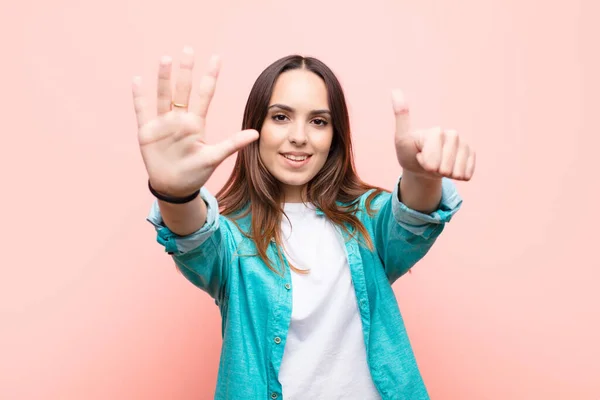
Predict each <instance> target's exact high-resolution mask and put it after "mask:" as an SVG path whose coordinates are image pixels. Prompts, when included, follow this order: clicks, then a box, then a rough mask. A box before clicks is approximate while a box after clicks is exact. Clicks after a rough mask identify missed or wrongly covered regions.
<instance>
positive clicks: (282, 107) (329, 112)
mask: <svg viewBox="0 0 600 400" xmlns="http://www.w3.org/2000/svg"><path fill="white" fill-rule="evenodd" d="M271 108H281V109H282V110H285V111H287V112H290V113H293V112H295V110H294V109H293V108H292V107H290V106H286V105H285V104H279V103H276V104H272V105H270V106H269V108H268V109H269V110H270V109H271ZM318 114H329V115H331V111H329V110H328V109H322V110H312V111H311V112H310V115H318Z"/></svg>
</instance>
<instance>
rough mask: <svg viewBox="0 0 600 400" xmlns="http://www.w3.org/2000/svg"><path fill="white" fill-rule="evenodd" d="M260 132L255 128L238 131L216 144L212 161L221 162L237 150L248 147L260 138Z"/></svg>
mask: <svg viewBox="0 0 600 400" xmlns="http://www.w3.org/2000/svg"><path fill="white" fill-rule="evenodd" d="M258 136H259V135H258V132H257V131H255V130H254V129H247V130H243V131H240V132H238V133H236V134H235V135H233V136H231V137H229V138H228V139H226V140H224V141H222V142H220V143H218V144H215V145H214V146H213V147H214V154H213V157H212V160H211V161H212V163H214V164H215V165H216V164H219V163H221V162H222V161H223V160H225V159H226V158H227V157H229V156H230V155H232V154H233V153H235V152H236V151H238V150H240V149H242V148H243V147H246V146H247V145H249V144H250V143H252V142H254V141H255V140H256V139H258Z"/></svg>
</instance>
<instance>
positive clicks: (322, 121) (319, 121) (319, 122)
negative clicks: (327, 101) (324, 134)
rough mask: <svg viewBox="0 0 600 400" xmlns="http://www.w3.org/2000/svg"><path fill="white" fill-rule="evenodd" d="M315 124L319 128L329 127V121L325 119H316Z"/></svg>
mask: <svg viewBox="0 0 600 400" xmlns="http://www.w3.org/2000/svg"><path fill="white" fill-rule="evenodd" d="M314 122H315V123H316V124H317V125H319V126H325V125H327V121H325V120H324V119H321V118H318V119H315V120H314Z"/></svg>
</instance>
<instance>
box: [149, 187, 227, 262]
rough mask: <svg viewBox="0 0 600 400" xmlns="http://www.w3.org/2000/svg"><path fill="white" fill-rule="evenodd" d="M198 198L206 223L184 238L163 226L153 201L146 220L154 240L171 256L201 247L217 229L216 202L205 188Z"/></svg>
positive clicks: (217, 208)
mask: <svg viewBox="0 0 600 400" xmlns="http://www.w3.org/2000/svg"><path fill="white" fill-rule="evenodd" d="M200 197H201V198H202V199H203V200H204V202H205V203H206V209H207V214H206V222H205V223H204V225H203V226H202V227H201V228H200V229H198V230H197V231H195V232H192V233H190V234H189V235H185V236H181V235H177V234H176V233H173V232H172V231H171V230H170V229H169V228H168V227H167V226H166V225H165V224H164V221H163V219H162V216H161V214H160V208H159V207H158V201H157V200H155V201H154V202H153V203H152V207H151V209H150V213H149V214H148V217H147V218H146V220H147V221H148V222H150V223H151V224H152V225H154V227H155V229H156V232H157V237H156V240H157V241H158V243H160V244H162V245H163V246H164V248H165V251H166V252H167V253H169V254H173V255H182V254H185V253H187V252H189V251H191V250H193V249H195V248H197V247H199V246H200V245H202V244H203V243H204V242H205V241H206V240H207V239H208V238H209V237H210V236H211V235H212V234H213V233H214V232H215V231H216V230H217V229H219V218H218V216H219V207H218V204H217V200H216V199H215V198H214V196H212V195H211V194H210V193H209V192H208V190H206V189H205V188H202V189H201V190H200Z"/></svg>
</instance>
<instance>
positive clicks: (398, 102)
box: [392, 89, 410, 137]
mask: <svg viewBox="0 0 600 400" xmlns="http://www.w3.org/2000/svg"><path fill="white" fill-rule="evenodd" d="M392 106H393V108H394V114H395V115H396V137H399V136H406V135H408V134H409V133H410V113H409V109H408V102H407V101H406V97H405V96H404V93H403V92H402V91H401V90H400V89H394V90H393V91H392Z"/></svg>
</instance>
